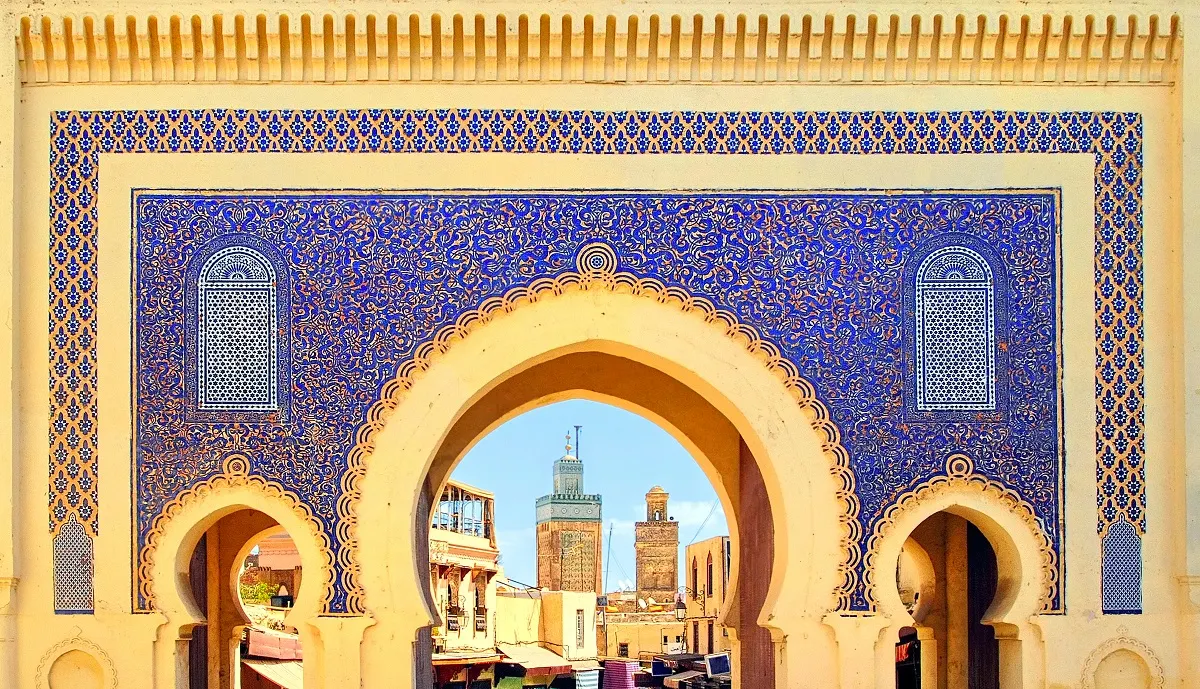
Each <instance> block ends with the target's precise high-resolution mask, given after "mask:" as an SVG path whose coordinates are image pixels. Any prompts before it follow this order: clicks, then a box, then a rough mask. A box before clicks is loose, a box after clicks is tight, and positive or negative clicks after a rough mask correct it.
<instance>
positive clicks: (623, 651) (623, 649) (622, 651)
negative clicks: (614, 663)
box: [617, 641, 629, 658]
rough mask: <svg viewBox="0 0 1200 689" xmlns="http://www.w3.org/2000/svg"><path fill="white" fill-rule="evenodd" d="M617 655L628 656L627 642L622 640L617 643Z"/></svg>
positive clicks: (619, 656) (620, 656)
mask: <svg viewBox="0 0 1200 689" xmlns="http://www.w3.org/2000/svg"><path fill="white" fill-rule="evenodd" d="M617 657H618V658H628V657H629V644H628V643H625V642H624V641H622V642H621V643H619V644H617Z"/></svg>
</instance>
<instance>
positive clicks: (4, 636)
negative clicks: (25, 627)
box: [0, 577, 17, 687]
mask: <svg viewBox="0 0 1200 689" xmlns="http://www.w3.org/2000/svg"><path fill="white" fill-rule="evenodd" d="M16 685H17V579H16V578H15V577H5V578H2V579H0V686H5V687H15V686H16Z"/></svg>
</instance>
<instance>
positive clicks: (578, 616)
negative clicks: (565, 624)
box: [575, 609, 584, 650]
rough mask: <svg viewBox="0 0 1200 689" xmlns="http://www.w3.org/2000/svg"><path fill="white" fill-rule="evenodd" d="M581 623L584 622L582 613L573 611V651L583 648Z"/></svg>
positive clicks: (582, 627)
mask: <svg viewBox="0 0 1200 689" xmlns="http://www.w3.org/2000/svg"><path fill="white" fill-rule="evenodd" d="M583 622H584V620H583V611H582V610H578V609H577V610H575V649H576V650H578V649H581V648H583V632H584V624H583Z"/></svg>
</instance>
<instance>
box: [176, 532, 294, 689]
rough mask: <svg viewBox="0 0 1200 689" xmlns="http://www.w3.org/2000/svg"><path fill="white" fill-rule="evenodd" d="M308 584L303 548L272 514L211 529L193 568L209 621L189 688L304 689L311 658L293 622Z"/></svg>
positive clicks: (195, 646) (193, 659)
mask: <svg viewBox="0 0 1200 689" xmlns="http://www.w3.org/2000/svg"><path fill="white" fill-rule="evenodd" d="M302 582H303V567H302V565H301V562H300V553H299V550H298V548H297V547H296V544H295V542H294V541H293V540H292V538H291V536H290V535H289V534H288V532H287V531H286V530H285V529H284V528H283V527H282V526H281V525H280V524H279V523H278V522H277V521H276V520H275V519H273V518H272V517H270V516H269V515H267V514H265V513H263V512H260V511H258V510H254V509H248V508H242V509H237V510H234V511H232V512H230V513H228V514H225V515H224V516H222V517H221V518H219V519H217V520H216V521H215V522H214V523H213V524H212V525H211V526H209V527H208V528H207V529H206V530H205V531H204V532H203V534H202V535H201V536H200V539H199V541H198V542H197V545H196V547H195V549H194V550H193V551H192V555H191V558H190V563H189V567H188V581H187V584H188V587H187V589H188V592H189V593H190V594H191V598H192V600H191V602H192V603H193V604H194V605H195V609H196V611H197V612H199V613H200V615H201V617H202V619H203V622H202V623H201V624H199V625H197V626H195V627H194V628H193V629H192V632H191V638H190V641H189V642H188V674H187V685H186V686H187V687H188V689H233V688H234V687H241V689H301V687H303V683H304V680H303V675H304V673H303V658H304V654H303V651H302V648H301V644H300V638H299V633H298V630H297V629H296V628H295V627H294V626H292V625H290V624H289V623H288V620H287V617H288V614H289V613H290V611H291V609H292V606H293V603H294V601H295V600H296V597H297V596H298V595H299V592H300V589H301V586H302V585H303V583H302Z"/></svg>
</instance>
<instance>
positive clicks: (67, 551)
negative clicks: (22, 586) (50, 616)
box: [52, 517, 95, 615]
mask: <svg viewBox="0 0 1200 689" xmlns="http://www.w3.org/2000/svg"><path fill="white" fill-rule="evenodd" d="M52 550H53V554H54V612H55V614H58V615H79V614H90V613H91V612H92V606H93V602H92V575H93V568H94V566H95V565H94V562H95V560H94V558H93V553H92V537H91V536H89V535H88V534H87V532H86V531H85V530H84V528H83V525H81V524H80V523H79V522H78V521H77V520H76V519H75V518H74V517H72V518H71V519H69V520H68V521H67V523H66V524H63V526H62V528H61V529H59V530H58V534H56V535H55V536H54V540H53V547H52Z"/></svg>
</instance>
